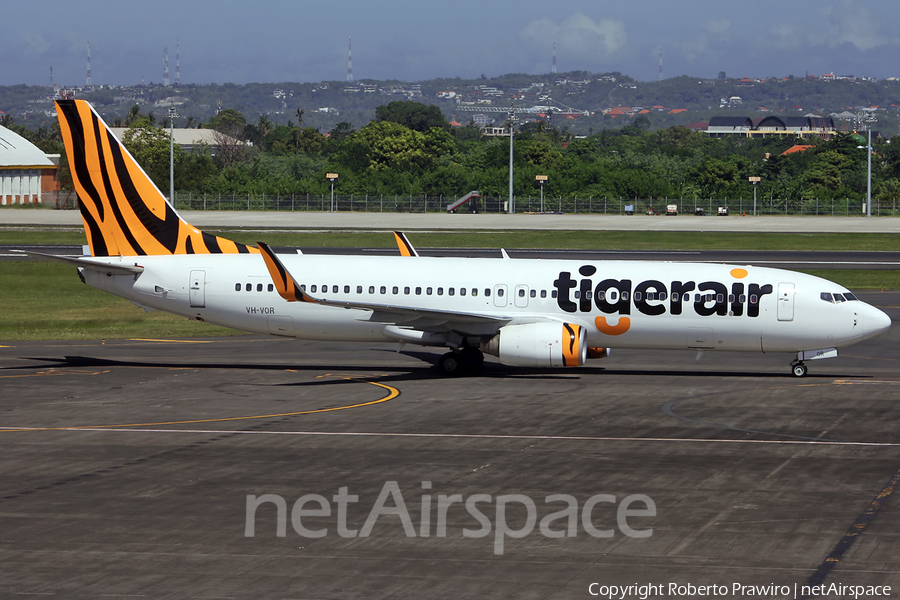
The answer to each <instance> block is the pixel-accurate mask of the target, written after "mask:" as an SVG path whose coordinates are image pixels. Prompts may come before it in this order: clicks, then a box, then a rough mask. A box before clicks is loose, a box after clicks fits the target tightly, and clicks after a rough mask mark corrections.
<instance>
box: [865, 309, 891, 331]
mask: <svg viewBox="0 0 900 600" xmlns="http://www.w3.org/2000/svg"><path fill="white" fill-rule="evenodd" d="M862 315H863V320H864V322H863V331H864V332H865V336H866V337H867V338H870V337H874V336H876V335H878V334H880V333H882V332H884V331H887V330H888V329H889V328H890V326H891V318H890V317H889V316H888V315H887V314H886V313H884V312H883V311H881V310H879V309H877V308H875V307H874V306H872V305H871V304H866V305H865V310H864V311H862Z"/></svg>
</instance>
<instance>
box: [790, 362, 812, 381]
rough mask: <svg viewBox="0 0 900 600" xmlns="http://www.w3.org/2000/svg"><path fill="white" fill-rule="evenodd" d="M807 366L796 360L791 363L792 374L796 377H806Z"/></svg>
mask: <svg viewBox="0 0 900 600" xmlns="http://www.w3.org/2000/svg"><path fill="white" fill-rule="evenodd" d="M807 370H808V369H807V366H806V365H805V364H803V361H802V360H794V361H793V362H792V363H791V374H792V375H793V376H794V377H806V372H807Z"/></svg>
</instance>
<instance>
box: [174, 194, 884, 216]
mask: <svg viewBox="0 0 900 600" xmlns="http://www.w3.org/2000/svg"><path fill="white" fill-rule="evenodd" d="M456 200H457V198H455V197H453V198H449V197H446V196H423V195H415V194H411V195H404V196H399V195H396V196H394V195H392V196H337V195H336V196H334V200H333V201H332V197H331V195H330V194H323V195H318V194H305V195H301V194H296V195H284V196H264V195H256V194H204V193H199V194H198V193H192V192H176V193H175V206H176V208H178V209H184V210H247V211H257V210H258V211H316V212H327V211H335V212H401V213H439V212H447V207H448V205H450V204H451V203H453V202H455V201H456ZM514 203H515V212H517V213H538V212H552V213H577V214H599V215H624V214H626V213H628V214H631V213H633V214H636V215H646V214H666V207H667V206H669V205H672V204H674V205H676V206H677V207H678V209H677V210H678V214H681V215H698V214H704V215H718V214H719V208H720V207H724V208H727V210H728V213H729V214H731V215H740V214H748V215H751V214H753V198H749V199H747V198H739V199H737V200H723V199H716V198H709V199H706V200H696V199H682V198H657V199H629V198H593V197H589V198H577V197H575V198H548V197H544V199H543V204H542V202H541V198H540V197H537V196H526V197H522V196H517V197H515V198H514ZM756 208H757V211H756V213H757V214H758V215H832V216H863V215H865V204H864V203H860V202H859V201H857V200H850V199H839V200H832V199H828V200H822V201H820V200H819V199H818V198H808V199H803V200H780V199H768V198H767V199H758V200H757V205H756ZM457 212H483V213H505V212H507V198H506V197H489V196H484V197H481V198H477V199H475V203H474V204H473V203H472V200H470V201H469V202H467V203H466V204H463V205H462V206H461V207H459V209H457ZM872 215H874V216H900V202H898V201H897V200H896V199H893V200H890V201H884V200H877V199H873V200H872Z"/></svg>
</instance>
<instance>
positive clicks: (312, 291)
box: [309, 284, 319, 294]
mask: <svg viewBox="0 0 900 600" xmlns="http://www.w3.org/2000/svg"><path fill="white" fill-rule="evenodd" d="M318 289H319V288H318V287H316V284H312V285H311V286H309V291H310V292H311V293H313V294H315V293H316V290H318Z"/></svg>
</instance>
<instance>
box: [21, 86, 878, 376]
mask: <svg viewBox="0 0 900 600" xmlns="http://www.w3.org/2000/svg"><path fill="white" fill-rule="evenodd" d="M56 109H57V114H58V117H59V123H60V129H61V131H62V136H63V139H64V142H65V146H66V151H67V154H68V160H69V166H70V170H71V173H72V178H73V182H74V185H75V189H76V192H77V195H78V200H79V206H80V210H81V215H82V218H83V221H84V229H85V233H86V237H87V241H88V248H89V250H90V255H89V256H88V255H85V256H82V257H59V256H52V255H45V254H40V253H35V252H29V254H32V255H35V256H39V257H41V258H49V259H53V260H60V261H62V262H65V263H68V264H71V265H74V266H76V267H77V269H78V275H79V277H80V278H81V279H82V281H83V282H84V283H86V284H88V285H91V286H93V287H96V288H98V289H101V290H104V291H106V292H109V293H112V294H115V295H117V296H121V297H123V298H126V299H128V300H130V301H131V302H133V303H134V304H136V305H138V306H140V307H143V308H145V309H152V310H162V311H167V312H170V313H174V314H178V315H182V316H184V317H188V318H190V319H196V320H198V321H205V322H208V323H214V324H217V325H223V326H226V327H231V328H234V329H238V330H243V331H248V332H253V333H260V334H271V335H275V336H284V337H291V338H300V339H306V340H331V341H335V340H341V341H347V342H396V343H400V344H415V345H421V346H436V347H443V348H447V349H448V350H449V351H448V352H447V353H446V354H444V355H443V356H441V358H440V360H439V362H438V365H437V366H438V369H439V371H440V372H441V373H442V374H444V375H459V374H465V373H473V372H475V371H477V370H478V369H479V368H480V367H481V366H482V363H483V362H484V355H485V354H489V355H493V356H496V357H498V359H499V362H501V363H503V364H506V365H513V366H519V367H525V368H545V367H579V366H583V365H585V363H586V362H587V361H588V360H589V359H593V358H603V357H605V356H608V355H609V352H610V348H637V349H694V350H697V351H707V350H717V351H746V352H784V353H792V354H794V358H793V360H792V361H791V363H790V367H791V370H790V372H791V373H792V374H793V375H794V376H796V377H803V376H805V375H806V374H807V365H806V361H808V360H814V359H824V358H833V357H836V356H837V354H838V348H842V347H845V346H849V345H851V344H856V343H859V342H862V341H864V340H867V339H870V338H872V337H874V336H876V335H878V334H880V333H882V332H884V331H885V330H887V329H888V328H889V327H890V324H891V319H890V317H888V316H887V315H886V314H885V313H883V312H882V311H880V310H879V309H877V308H875V307H874V306H871V305H869V304H866V303H865V302H862V301H860V300H858V299H857V297H856V296H855V295H854V294H853V293H852V292H850V290H848V289H846V288H844V287H842V286H840V285H837V284H835V283H832V282H830V281H827V280H825V279H822V278H819V277H814V276H811V275H807V274H803V273H797V272H792V271H787V270H781V269H773V268H767V267H757V266H739V265H728V264H706V263H690V262H659V261H589V260H542V259H515V258H510V256H509V255H508V254H507V253H506V252H505V251H501V257H499V258H458V257H425V256H419V254H418V252H417V251H416V250H415V248H414V247H413V245H412V244H411V243H410V242H409V240H408V239H407V238H406V236H405V235H404V234H402V233H401V232H397V233H396V234H395V236H396V241H397V244H398V247H399V249H400V256H357V255H352V256H346V255H318V254H317V255H310V254H303V253H301V251H299V250H298V249H289V250H285V249H278V250H276V249H273V248H272V247H270V246H268V245H267V244H265V243H262V242H260V243H258V244H257V246H252V245H244V244H239V243H236V242H233V241H230V240H227V239H225V238H221V237H217V236H213V235H210V234H207V233H204V232H202V231H200V230H199V229H197V228H195V227H193V226H192V225H190V224H189V223H187V222H186V221H185V220H184V219H182V218H181V216H180V215H179V214H178V212H177V211H176V210H175V208H174V207H173V206H172V205H171V204H169V202H168V201H167V200H166V198H165V197H164V196H163V194H162V193H161V192H160V191H159V189H158V188H157V187H156V186H155V185H154V184H153V182H152V181H151V180H150V178H149V177H148V176H147V174H146V173H145V172H144V170H143V169H142V168H141V167H140V166H139V165H138V163H137V162H136V161H135V160H134V158H133V157H132V156H131V155H130V154H129V153H128V151H127V150H126V149H125V147H124V146H123V145H122V144H121V142H119V140H118V139H116V138H115V136H114V135H113V134H112V133H111V132H110V131H109V128H108V126H107V125H106V124H105V123H104V122H103V120H102V119H101V118H100V116H99V115H98V114H97V113H96V111H94V109H93V107H92V106H91V105H90V104H89V103H87V102H85V101H84V100H74V99H61V100H58V101H57V102H56Z"/></svg>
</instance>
